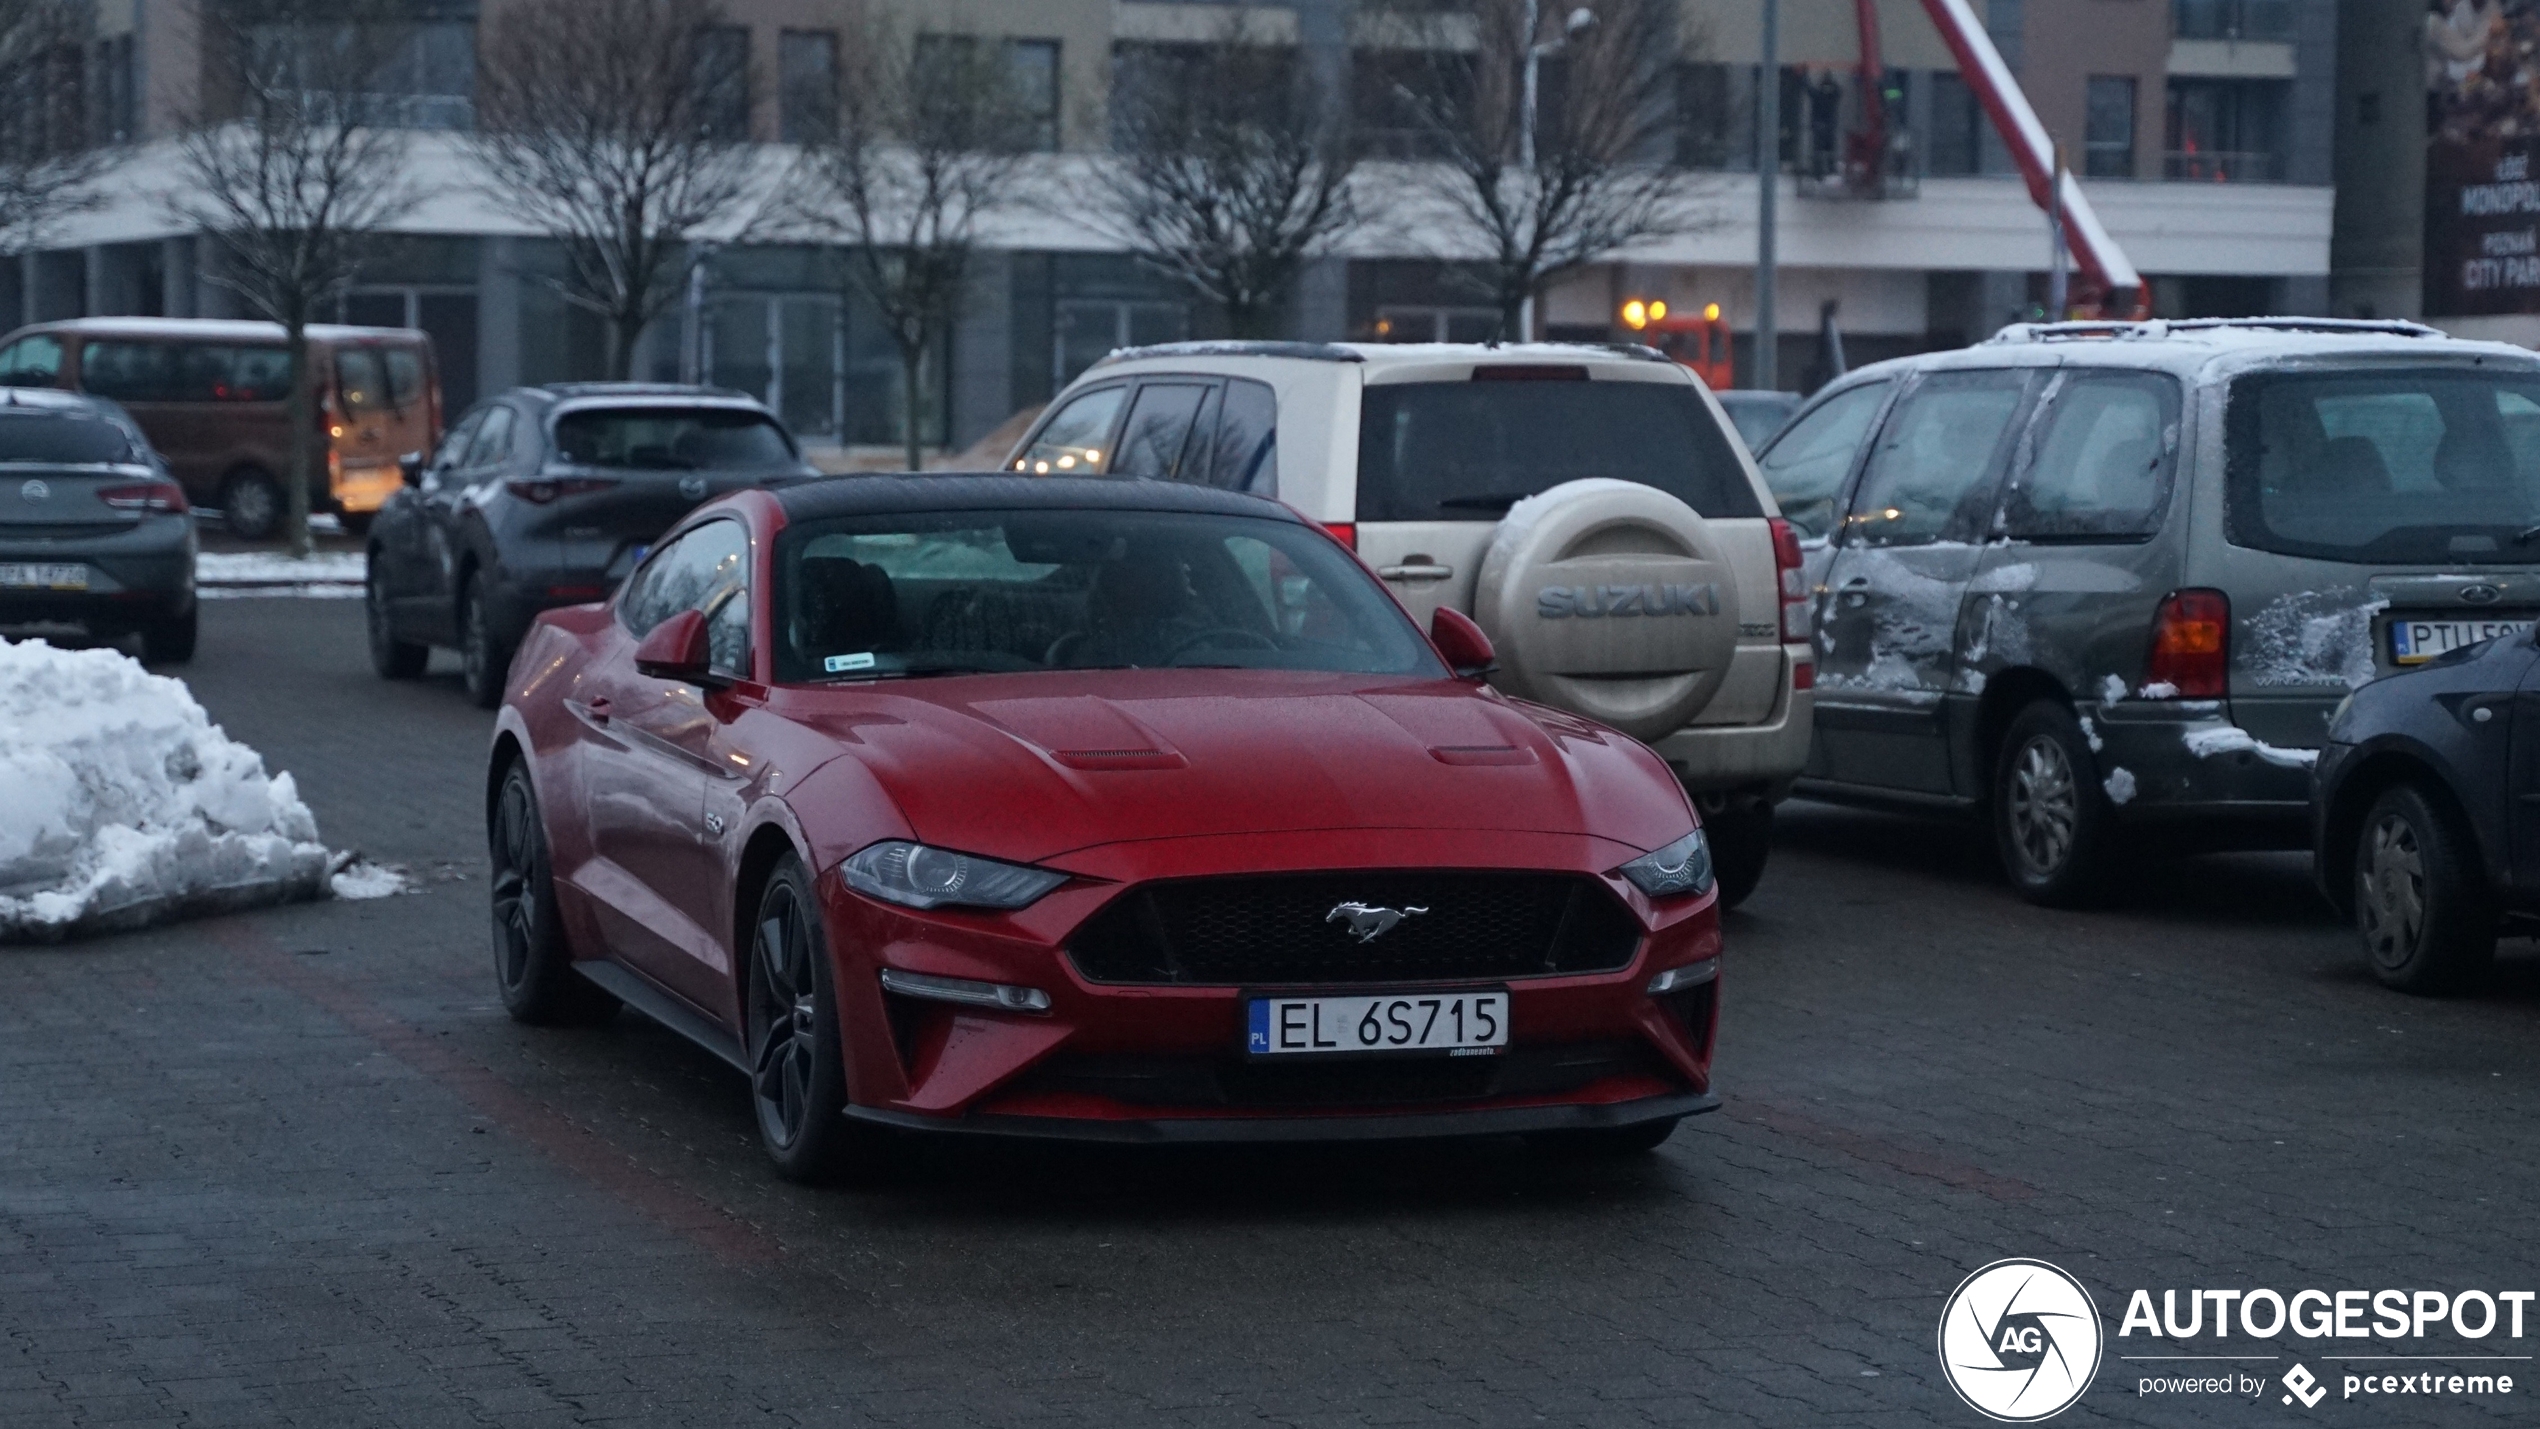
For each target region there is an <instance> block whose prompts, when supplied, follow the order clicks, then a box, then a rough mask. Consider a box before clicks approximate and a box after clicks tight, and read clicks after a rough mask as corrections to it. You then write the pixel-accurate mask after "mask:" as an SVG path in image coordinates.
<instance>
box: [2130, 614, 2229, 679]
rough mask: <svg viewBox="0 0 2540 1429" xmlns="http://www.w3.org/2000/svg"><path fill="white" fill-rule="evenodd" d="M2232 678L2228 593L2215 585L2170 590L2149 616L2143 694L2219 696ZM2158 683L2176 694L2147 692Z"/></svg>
mask: <svg viewBox="0 0 2540 1429" xmlns="http://www.w3.org/2000/svg"><path fill="white" fill-rule="evenodd" d="M2230 683H2231V598H2230V597H2229V596H2226V595H2224V594H2223V593H2222V592H2221V591H2218V590H2181V591H2172V592H2170V594H2169V597H2168V598H2167V599H2165V600H2163V601H2162V602H2161V610H2160V613H2159V614H2158V615H2156V616H2154V617H2153V618H2152V658H2151V660H2150V661H2149V662H2148V663H2147V664H2146V665H2145V668H2144V671H2143V689H2144V693H2143V694H2142V695H2141V698H2144V699H2177V700H2218V699H2221V698H2222V697H2223V696H2224V695H2225V694H2227V693H2229V691H2230ZM2162 685H2167V686H2169V689H2170V691H2173V692H2174V693H2170V692H2164V693H2161V694H2157V695H2156V694H2152V693H2150V691H2152V690H2153V689H2155V688H2157V687H2159V686H2162Z"/></svg>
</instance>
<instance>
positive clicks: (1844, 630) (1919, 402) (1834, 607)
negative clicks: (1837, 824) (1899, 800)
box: [1809, 368, 2031, 795]
mask: <svg viewBox="0 0 2540 1429" xmlns="http://www.w3.org/2000/svg"><path fill="white" fill-rule="evenodd" d="M2030 385H2031V370H2030V369H2019V368H2008V369H2005V368H1985V369H1975V370H1964V369H1960V370H1944V371H1939V372H1929V373H1925V374H1923V375H1922V376H1921V377H1920V378H1919V379H1917V380H1916V381H1915V382H1914V383H1913V385H1912V386H1911V387H1910V388H1909V389H1908V390H1907V391H1906V392H1905V393H1904V394H1903V395H1901V396H1900V397H1898V398H1897V401H1896V405H1895V407H1894V408H1893V409H1892V410H1890V412H1889V413H1888V416H1887V420H1886V421H1885V422H1884V423H1883V424H1882V425H1881V426H1880V428H1879V434H1878V437H1877V438H1876V440H1875V441H1874V442H1873V444H1872V446H1871V449H1870V453H1869V457H1868V459H1867V461H1866V462H1865V463H1864V465H1863V468H1862V471H1861V476H1860V480H1859V481H1858V483H1857V484H1856V485H1855V487H1854V490H1853V496H1852V500H1851V503H1850V505H1849V507H1848V509H1847V512H1846V515H1845V517H1844V521H1843V526H1842V529H1841V531H1840V532H1839V533H1838V536H1837V539H1836V542H1835V548H1834V553H1833V558H1832V560H1831V561H1830V562H1829V563H1828V565H1827V568H1826V576H1825V582H1824V586H1823V590H1824V594H1823V595H1822V596H1821V597H1820V598H1819V605H1818V613H1817V625H1816V634H1817V699H1816V739H1815V742H1814V745H1813V747H1812V749H1811V751H1810V754H1809V773H1810V775H1811V776H1812V777H1815V778H1820V779H1828V780H1833V781H1837V782H1841V783H1845V784H1857V785H1866V786H1871V787H1876V788H1882V789H1887V790H1891V791H1897V792H1903V793H1912V794H1926V795H1950V794H1953V793H1964V792H1968V791H1964V790H1959V789H1956V788H1955V786H1954V782H1953V780H1952V778H1951V774H1950V768H1949V759H1948V738H1947V735H1948V720H1949V719H1950V718H1951V714H1950V711H1949V708H1948V706H1949V704H1950V700H1949V698H1948V697H1949V695H1950V694H1951V691H1952V686H1953V676H1954V675H1955V673H1956V669H1957V651H1958V644H1957V642H1958V612H1959V607H1960V604H1961V603H1962V601H1963V600H1964V598H1965V595H1966V590H1967V585H1968V583H1969V582H1970V581H1971V580H1973V579H1974V577H1975V574H1976V567H1977V564H1978V562H1979V561H1980V560H1981V559H1982V556H1983V549H1982V547H1981V546H1980V545H1979V544H1977V543H1978V542H1979V541H1980V539H1981V538H1982V535H1983V532H1984V529H1985V527H1986V526H1987V525H1988V524H1989V521H1990V518H1991V516H1992V514H1993V509H1994V508H1993V503H1994V495H1995V492H1996V490H1997V488H1998V485H1999V482H2000V478H2001V473H2002V466H2003V461H2004V457H2005V455H2006V454H2007V452H2008V450H2009V448H2010V445H2011V438H2012V433H2013V431H2014V430H2015V429H2016V427H2015V419H2016V418H2017V417H2018V416H2019V415H2020V413H2021V410H2022V408H2023V407H2024V405H2025V404H2026V401H2027V398H2028V393H2029V389H2030ZM1966 703H1969V704H1972V701H1971V700H1970V701H1967V702H1966Z"/></svg>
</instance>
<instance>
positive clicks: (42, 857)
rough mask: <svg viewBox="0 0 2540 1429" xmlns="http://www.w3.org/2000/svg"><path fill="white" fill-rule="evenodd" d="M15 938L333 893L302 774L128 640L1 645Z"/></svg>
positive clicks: (1, 909) (10, 926) (5, 912)
mask: <svg viewBox="0 0 2540 1429" xmlns="http://www.w3.org/2000/svg"><path fill="white" fill-rule="evenodd" d="M0 789H6V790H8V791H9V792H8V796H7V797H6V798H5V799H0V941H16V940H29V939H34V940H51V939H55V938H60V937H63V936H65V935H67V934H70V933H77V932H88V931H92V930H96V929H104V928H118V927H133V926H138V925H140V924H142V923H146V922H152V921H157V920H159V919H162V918H165V917H169V916H172V915H175V914H180V913H185V912H193V911H202V910H209V909H218V908H231V907H238V906H241V905H245V904H253V903H273V902H281V901H284V900H287V899H294V898H314V897H318V896H320V895H322V894H323V893H324V892H325V891H326V879H327V874H328V872H329V865H330V861H329V859H328V856H327V851H326V847H325V846H324V845H323V844H321V843H319V842H318V830H317V820H316V818H315V817H314V816H313V815H311V814H310V813H309V809H308V806H307V805H306V804H303V803H301V802H300V795H299V791H298V790H297V789H296V788H295V787H294V786H293V784H292V781H291V776H290V775H288V774H281V775H267V774H266V773H265V765H264V760H263V758H262V757H260V756H259V755H258V754H257V753H256V751H254V750H252V749H249V748H248V747H246V746H245V745H243V744H239V743H238V742H236V741H235V740H232V739H231V738H230V737H229V736H228V735H226V734H223V733H222V732H221V730H220V728H219V727H218V726H216V725H214V724H213V723H212V722H211V720H210V718H209V717H207V716H206V715H205V714H204V713H203V707H202V706H201V705H198V704H196V703H195V702H194V697H193V696H192V695H191V694H190V693H188V692H187V690H186V688H185V686H184V684H183V683H181V682H179V681H176V680H172V679H169V678H167V677H165V676H161V675H152V674H149V673H148V672H146V671H144V670H143V669H142V668H141V664H140V662H139V661H136V660H134V659H132V658H130V657H129V656H126V655H123V654H120V653H117V652H116V651H113V650H58V649H55V648H54V647H53V646H51V645H47V644H45V643H44V642H42V641H39V640H27V641H8V640H0Z"/></svg>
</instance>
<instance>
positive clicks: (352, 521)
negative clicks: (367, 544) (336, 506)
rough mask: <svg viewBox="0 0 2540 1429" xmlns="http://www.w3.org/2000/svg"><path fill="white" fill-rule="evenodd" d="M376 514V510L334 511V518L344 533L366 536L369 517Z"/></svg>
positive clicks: (368, 532) (368, 528)
mask: <svg viewBox="0 0 2540 1429" xmlns="http://www.w3.org/2000/svg"><path fill="white" fill-rule="evenodd" d="M378 514H379V513H378V512H376V511H338V512H336V513H335V520H336V522H337V524H339V525H341V526H342V527H343V528H344V534H346V535H348V536H367V535H369V534H370V523H371V518H373V517H375V516H377V515H378Z"/></svg>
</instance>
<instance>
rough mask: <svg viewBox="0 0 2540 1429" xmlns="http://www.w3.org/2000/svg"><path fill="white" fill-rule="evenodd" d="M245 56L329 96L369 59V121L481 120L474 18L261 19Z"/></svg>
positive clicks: (412, 124)
mask: <svg viewBox="0 0 2540 1429" xmlns="http://www.w3.org/2000/svg"><path fill="white" fill-rule="evenodd" d="M245 62H246V63H247V65H248V66H249V67H250V69H251V71H252V72H253V73H255V74H257V75H261V76H263V77H265V79H266V80H267V81H269V82H272V83H275V84H279V85H282V86H284V87H286V88H288V87H293V86H298V87H303V88H305V89H306V90H307V91H308V92H309V93H310V94H312V95H316V94H325V95H330V96H331V95H334V94H336V93H339V92H341V91H340V86H341V85H342V83H343V81H342V78H341V76H342V75H343V74H344V73H345V71H346V70H347V69H348V68H349V69H354V70H359V69H361V68H364V67H367V68H368V69H369V71H370V75H369V78H368V79H367V80H366V81H365V82H363V83H362V84H361V85H359V86H358V93H357V97H356V98H355V100H354V104H355V107H357V108H358V109H359V110H360V114H359V117H360V118H361V119H363V120H364V121H366V122H368V123H372V124H384V125H394V126H398V127H401V128H409V129H466V128H470V127H472V126H473V125H474V124H475V122H476V25H475V22H473V21H470V20H436V21H429V22H425V23H421V24H412V25H378V26H373V25H346V24H271V25H258V26H255V27H253V28H252V29H250V30H249V31H248V32H247V54H246V61H245ZM130 72H131V62H130V58H129V39H128V38H127V41H126V61H125V73H126V74H127V75H129V74H130Z"/></svg>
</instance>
